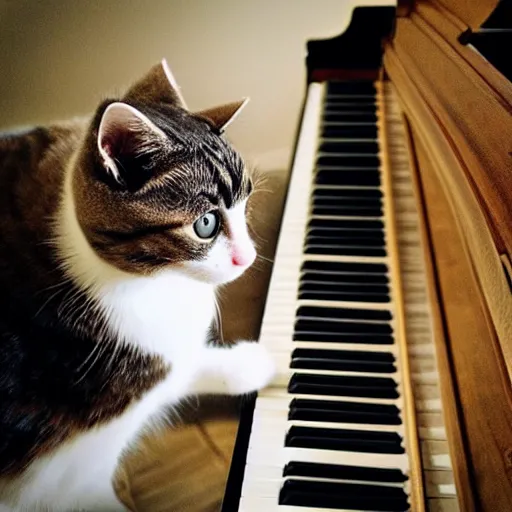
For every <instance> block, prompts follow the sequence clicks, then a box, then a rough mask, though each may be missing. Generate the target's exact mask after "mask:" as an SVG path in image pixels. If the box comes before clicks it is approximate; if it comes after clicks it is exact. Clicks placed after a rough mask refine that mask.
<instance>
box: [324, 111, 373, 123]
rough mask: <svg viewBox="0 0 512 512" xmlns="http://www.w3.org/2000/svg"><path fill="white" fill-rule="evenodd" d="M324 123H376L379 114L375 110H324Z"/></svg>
mask: <svg viewBox="0 0 512 512" xmlns="http://www.w3.org/2000/svg"><path fill="white" fill-rule="evenodd" d="M323 118H324V123H352V122H353V123H376V122H377V114H375V113H374V112H333V111H332V110H327V111H325V112H324V116H323Z"/></svg>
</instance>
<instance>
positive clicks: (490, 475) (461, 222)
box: [383, 0, 512, 512]
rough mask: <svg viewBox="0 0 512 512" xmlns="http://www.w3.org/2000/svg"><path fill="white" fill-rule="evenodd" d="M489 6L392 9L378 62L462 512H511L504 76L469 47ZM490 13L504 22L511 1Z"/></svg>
mask: <svg viewBox="0 0 512 512" xmlns="http://www.w3.org/2000/svg"><path fill="white" fill-rule="evenodd" d="M507 4H508V5H507ZM496 8H497V2H496V1H492V0H489V1H463V0H457V1H450V0H443V1H418V2H408V3H403V4H400V5H399V9H398V11H397V18H396V20H395V25H394V30H393V34H392V36H391V37H389V38H388V40H387V41H386V42H385V45H384V58H383V63H384V73H385V78H386V79H389V80H390V81H391V82H392V83H393V85H394V87H395V90H396V93H397V95H398V97H399V100H400V104H401V107H402V109H403V112H404V121H405V123H406V125H407V128H408V134H409V149H410V156H411V163H412V165H413V168H414V169H415V178H416V179H415V181H416V199H417V201H418V202H419V204H421V209H422V213H423V232H422V236H423V241H424V246H425V247H426V248H427V249H428V250H427V251H426V258H427V263H428V269H429V273H430V297H431V301H432V303H433V304H434V305H435V310H436V311H437V314H436V318H435V323H436V325H435V332H436V347H437V356H438V365H439V373H440V380H441V388H442V394H443V407H444V413H445V422H446V425H447V434H448V440H449V444H450V451H451V456H452V461H453V463H454V465H455V467H454V468H453V469H454V476H455V479H456V485H457V493H458V497H459V504H460V509H461V510H462V511H465V512H466V511H467V512H470V511H477V510H486V511H496V512H498V511H499V512H505V511H509V510H512V401H511V398H512V394H511V376H512V288H511V278H512V267H511V261H512V259H511V257H512V116H511V111H512V83H511V82H510V80H509V79H508V78H507V76H506V74H507V73H508V71H509V70H506V69H502V70H501V71H500V70H498V69H496V67H495V66H493V64H491V63H490V62H489V61H488V60H486V59H485V58H484V57H483V56H482V55H481V54H480V53H479V52H478V50H477V49H476V47H475V46H473V45H471V44H467V43H468V41H470V40H471V35H472V34H475V33H477V34H478V31H479V30H482V31H483V32H485V30H486V29H481V27H482V25H484V24H485V22H486V20H488V19H489V17H490V16H491V14H492V13H493V11H494V10H495V9H496ZM498 8H499V9H501V11H502V12H503V18H501V19H499V17H498V21H497V22H498V23H500V22H501V23H502V24H503V25H505V24H506V23H509V24H510V22H511V21H512V19H508V20H507V19H506V15H507V13H508V15H510V11H511V9H510V4H509V3H506V2H503V3H502V4H501V6H499V7H498ZM494 16H495V17H496V14H494ZM503 33H506V31H503ZM503 40H504V41H505V40H506V39H503ZM508 42H509V48H508V49H506V48H503V51H510V50H511V49H512V38H510V33H509V36H508ZM465 43H466V44H465Z"/></svg>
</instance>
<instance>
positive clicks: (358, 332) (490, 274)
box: [223, 0, 512, 512]
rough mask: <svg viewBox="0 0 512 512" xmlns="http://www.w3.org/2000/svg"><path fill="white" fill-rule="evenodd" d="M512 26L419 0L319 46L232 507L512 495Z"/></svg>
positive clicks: (463, 506) (497, 16) (370, 11)
mask: <svg viewBox="0 0 512 512" xmlns="http://www.w3.org/2000/svg"><path fill="white" fill-rule="evenodd" d="M511 29H512V2H510V1H505V0H503V1H501V2H498V1H497V0H423V1H419V0H418V1H399V2H398V5H397V6H392V7H391V6H389V7H375V6H374V7H358V8H356V9H354V10H353V13H352V20H351V23H350V24H349V26H348V28H347V29H346V30H345V31H344V32H343V33H342V34H341V35H340V36H338V37H335V38H333V39H328V40H314V41H309V42H308V43H307V61H306V66H307V84H306V91H305V98H304V105H303V109H302V112H301V114H300V123H299V128H298V131H297V140H296V147H295V151H294V157H293V163H292V166H291V170H290V176H289V187H288V193H287V198H286V204H285V210H284V215H283V219H282V224H281V230H280V235H279V240H278V246H277V251H276V255H275V264H274V267H273V273H272V278H271V282H270V287H269V292H268V297H267V301H266V306H265V313H264V317H263V323H262V326H261V336H260V343H263V344H265V345H266V346H267V347H268V349H269V350H270V351H271V352H272V354H273V355H274V357H275V359H276V361H277V363H278V366H279V371H278V375H277V377H276V379H275V380H274V382H273V383H272V384H271V385H270V386H269V387H268V388H267V389H265V390H263V391H261V392H260V393H259V394H258V395H257V396H256V397H254V399H251V400H248V401H246V402H245V403H244V405H243V408H242V415H241V421H240V427H239V432H238V436H237V441H236V445H235V450H234V454H233V460H232V464H231V470H230V474H229V478H228V483H227V487H226V492H225V497H224V503H223V512H235V511H240V512H292V511H294V512H307V511H315V512H321V511H326V510H337V511H348V510H360V511H406V510H411V511H415V512H420V511H435V512H438V511H448V512H453V511H461V512H473V511H488V512H510V511H512V400H511V399H512V394H511V389H512V388H511V376H512V116H511V111H512V83H511V79H512V58H511V53H512V31H511Z"/></svg>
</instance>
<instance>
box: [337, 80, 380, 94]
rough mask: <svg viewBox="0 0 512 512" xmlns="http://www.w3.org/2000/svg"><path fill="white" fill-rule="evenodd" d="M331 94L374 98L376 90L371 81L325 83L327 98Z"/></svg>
mask: <svg viewBox="0 0 512 512" xmlns="http://www.w3.org/2000/svg"><path fill="white" fill-rule="evenodd" d="M331 94H369V95H373V96H375V95H376V94H377V89H376V88H375V84H374V83H373V82H372V81H371V80H349V81H346V82H345V81H335V80H332V81H329V82H327V96H330V95H331Z"/></svg>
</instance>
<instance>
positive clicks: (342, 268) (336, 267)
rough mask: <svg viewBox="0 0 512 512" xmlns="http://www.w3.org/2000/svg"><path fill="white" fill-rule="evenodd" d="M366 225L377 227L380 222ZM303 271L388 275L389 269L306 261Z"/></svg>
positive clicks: (371, 222) (373, 264)
mask: <svg viewBox="0 0 512 512" xmlns="http://www.w3.org/2000/svg"><path fill="white" fill-rule="evenodd" d="M330 220H332V219H329V220H327V219H313V220H312V221H311V223H310V225H312V227H314V226H315V225H316V224H320V223H316V222H315V221H325V222H327V223H329V221H330ZM334 222H335V223H336V222H338V223H343V222H347V223H348V222H351V223H353V222H355V221H334ZM362 222H364V223H365V225H371V226H374V227H375V223H377V227H378V223H379V222H380V221H362ZM301 270H302V271H306V270H318V271H322V272H352V273H354V274H356V273H361V274H386V273H387V271H388V267H387V265H386V264H385V263H348V262H337V261H305V262H304V263H303V264H302V267H301Z"/></svg>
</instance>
